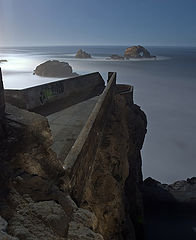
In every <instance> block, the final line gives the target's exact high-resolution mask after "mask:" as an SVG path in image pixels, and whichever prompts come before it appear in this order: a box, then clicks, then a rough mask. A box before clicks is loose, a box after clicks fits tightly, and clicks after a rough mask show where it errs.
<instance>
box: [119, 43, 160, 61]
mask: <svg viewBox="0 0 196 240" xmlns="http://www.w3.org/2000/svg"><path fill="white" fill-rule="evenodd" d="M124 57H125V58H126V59H129V58H155V56H151V54H150V52H149V51H148V50H147V49H146V48H144V47H142V46H140V45H138V46H133V47H129V48H127V49H126V50H125V53H124Z"/></svg>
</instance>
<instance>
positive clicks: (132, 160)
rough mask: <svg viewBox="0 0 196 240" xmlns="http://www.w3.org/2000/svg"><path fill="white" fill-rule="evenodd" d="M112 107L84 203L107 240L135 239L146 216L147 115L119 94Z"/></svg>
mask: <svg viewBox="0 0 196 240" xmlns="http://www.w3.org/2000/svg"><path fill="white" fill-rule="evenodd" d="M111 107H112V115H111V116H110V118H109V119H108V121H107V124H106V126H105V129H104V132H103V136H102V141H101V144H100V146H99V148H98V149H97V152H96V154H95V166H94V169H93V172H92V175H91V176H90V178H89V182H88V184H87V185H86V189H85V193H84V196H83V200H82V204H81V206H82V208H85V209H88V210H90V211H92V212H94V213H95V215H96V216H97V218H98V227H97V231H98V232H99V233H101V234H102V235H103V237H104V239H105V240H107V239H108V240H109V239H135V235H137V236H138V235H139V233H140V228H141V219H143V212H142V199H141V195H140V192H139V189H138V185H139V184H140V183H141V181H142V171H141V156H140V150H141V148H142V144H143V140H144V136H145V133H146V117H145V114H144V113H143V112H142V111H141V110H140V108H139V107H138V106H137V105H135V104H131V101H130V102H128V103H127V101H126V99H125V98H124V97H123V96H122V95H120V94H117V95H116V97H115V102H114V103H113V105H112V106H111Z"/></svg>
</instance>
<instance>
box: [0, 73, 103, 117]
mask: <svg viewBox="0 0 196 240" xmlns="http://www.w3.org/2000/svg"><path fill="white" fill-rule="evenodd" d="M104 87H105V82H104V80H103V78H102V77H101V75H100V74H99V73H96V72H95V73H91V74H86V75H81V76H78V77H74V78H69V79H64V80H59V81H56V82H51V83H47V84H43V85H40V86H35V87H31V88H26V89H23V90H5V99H6V101H7V102H8V103H10V104H12V105H14V106H17V107H20V108H23V109H28V110H31V111H34V112H37V113H40V114H42V115H44V116H46V115H49V114H51V113H54V112H57V111H60V110H62V109H64V108H66V107H68V106H71V105H73V104H76V103H79V102H81V101H84V100H86V99H89V98H92V97H95V96H97V95H99V94H101V93H102V91H103V89H104Z"/></svg>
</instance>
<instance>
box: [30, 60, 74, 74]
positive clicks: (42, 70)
mask: <svg viewBox="0 0 196 240" xmlns="http://www.w3.org/2000/svg"><path fill="white" fill-rule="evenodd" d="M33 74H35V75H38V76H41V77H55V78H56V77H57V78H59V77H72V76H76V75H77V74H76V73H73V70H72V67H71V66H70V65H69V63H67V62H59V61H57V60H49V61H47V62H44V63H42V64H40V65H38V66H37V67H36V69H35V70H34V73H33Z"/></svg>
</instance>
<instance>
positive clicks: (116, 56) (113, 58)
mask: <svg viewBox="0 0 196 240" xmlns="http://www.w3.org/2000/svg"><path fill="white" fill-rule="evenodd" d="M109 59H110V60H124V57H122V56H120V55H117V54H112V55H111V56H110V57H109Z"/></svg>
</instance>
